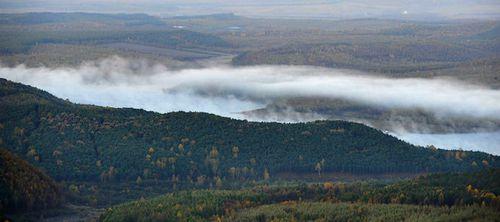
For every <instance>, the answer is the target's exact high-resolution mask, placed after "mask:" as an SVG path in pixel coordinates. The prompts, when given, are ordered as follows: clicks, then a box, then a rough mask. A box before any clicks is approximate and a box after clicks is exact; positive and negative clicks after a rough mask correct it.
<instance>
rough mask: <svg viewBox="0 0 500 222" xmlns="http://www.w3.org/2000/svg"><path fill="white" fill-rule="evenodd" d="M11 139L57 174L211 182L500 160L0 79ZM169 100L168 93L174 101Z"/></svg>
mask: <svg viewBox="0 0 500 222" xmlns="http://www.w3.org/2000/svg"><path fill="white" fill-rule="evenodd" d="M0 96H1V97H0V128H1V129H2V130H1V146H2V147H5V148H7V149H9V150H11V151H12V152H14V153H16V154H18V155H19V156H22V157H23V158H25V159H26V160H28V161H29V162H31V163H32V164H34V165H35V166H38V167H41V168H42V169H45V170H46V172H47V173H48V174H50V175H51V176H52V177H54V178H55V179H56V180H90V181H131V180H132V181H140V180H145V179H167V180H170V181H172V182H174V183H177V182H179V183H180V182H183V183H184V182H185V183H190V184H196V185H200V186H204V185H206V184H209V183H210V184H212V183H213V184H215V185H219V184H221V183H223V181H226V180H235V181H252V180H261V179H273V176H274V175H276V174H277V173H279V172H297V173H311V174H316V175H318V177H321V176H322V174H324V173H327V172H345V173H354V174H356V173H364V174H367V173H370V174H377V173H405V172H406V173H426V172H441V171H470V170H475V169H484V168H489V167H498V166H499V160H498V157H497V156H494V155H490V154H486V153H482V152H470V151H460V150H455V151H447V150H441V149H433V148H424V147H416V146H413V145H410V144H408V143H405V142H402V141H400V140H398V139H397V138H395V137H392V136H390V135H386V134H384V133H382V132H381V131H379V130H376V129H373V128H370V127H367V126H365V125H362V124H357V123H350V122H345V121H316V122H310V123H297V124H283V123H259V122H248V121H244V120H234V119H229V118H224V117H219V116H216V115H211V114H206V113H188V112H174V113H167V114H159V113H154V112H147V111H144V110H137V109H117V108H107V107H97V106H90V105H78V104H73V103H70V102H68V101H64V100H61V99H58V98H56V97H54V96H52V95H50V94H49V93H47V92H44V91H41V90H38V89H36V88H33V87H29V86H26V85H22V84H18V83H14V82H11V81H8V80H5V79H2V80H0ZM167 102H168V101H167Z"/></svg>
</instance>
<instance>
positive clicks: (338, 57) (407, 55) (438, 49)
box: [233, 41, 499, 73]
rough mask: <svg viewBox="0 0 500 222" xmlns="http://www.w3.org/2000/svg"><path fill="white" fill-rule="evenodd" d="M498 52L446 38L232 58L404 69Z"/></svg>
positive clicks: (304, 47)
mask: <svg viewBox="0 0 500 222" xmlns="http://www.w3.org/2000/svg"><path fill="white" fill-rule="evenodd" d="M488 56H499V54H498V53H497V51H495V50H488V49H482V50H479V49H477V48H471V47H464V46H461V45H453V44H446V43H444V42H438V41H435V42H432V41H431V42H425V43H421V42H409V41H403V42H399V43H394V42H391V43H390V44H389V43H367V44H363V43H335V44H294V45H287V46H283V47H278V48H271V49H264V50H260V51H251V52H247V53H243V54H240V55H239V56H237V57H235V58H234V59H233V64H235V65H257V64H274V65H311V66H325V67H334V68H352V69H359V70H365V71H374V72H383V73H386V72H388V73H405V72H417V71H428V70H436V69H444V68H450V67H452V66H454V65H456V64H457V63H459V62H466V61H472V60H474V59H480V58H486V57H488Z"/></svg>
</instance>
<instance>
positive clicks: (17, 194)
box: [0, 148, 62, 218]
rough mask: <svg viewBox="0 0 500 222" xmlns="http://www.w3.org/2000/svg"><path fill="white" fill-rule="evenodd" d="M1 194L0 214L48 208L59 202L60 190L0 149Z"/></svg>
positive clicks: (42, 174) (16, 158)
mask: <svg viewBox="0 0 500 222" xmlns="http://www.w3.org/2000/svg"><path fill="white" fill-rule="evenodd" d="M0 194H1V195H0V197H1V198H0V201H1V202H0V212H1V213H8V212H19V211H30V210H37V209H48V208H53V207H56V206H58V205H60V204H61V202H62V196H61V191H60V189H59V187H58V186H57V185H56V184H55V182H54V180H52V179H51V178H50V177H48V176H47V175H45V174H44V173H43V172H41V171H40V170H38V169H36V168H34V167H33V166H31V165H30V164H29V163H28V162H26V161H25V160H22V159H21V158H19V157H17V156H15V155H13V154H12V153H10V152H9V151H7V150H6V149H1V148H0ZM1 217H2V215H1V214H0V218H1Z"/></svg>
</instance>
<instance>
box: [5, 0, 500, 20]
mask: <svg viewBox="0 0 500 222" xmlns="http://www.w3.org/2000/svg"><path fill="white" fill-rule="evenodd" d="M0 11H2V12H26V11H87V12H129V13H132V12H133V13H139V12H141V13H149V14H157V15H164V16H173V15H193V14H213V13H229V12H232V13H236V14H239V15H244V16H254V17H323V18H324V17H326V18H338V19H339V18H368V17H380V18H409V19H416V18H419V19H425V18H427V19H429V18H500V1H498V0H378V1H377V0H267V1H265V0H252V1H248V0H231V1H222V0H210V1H209V0H107V1H101V0H99V1H98V0H73V1H67V0H22V1H19V0H0Z"/></svg>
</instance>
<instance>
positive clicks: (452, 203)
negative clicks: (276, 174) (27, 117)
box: [101, 169, 500, 221]
mask: <svg viewBox="0 0 500 222" xmlns="http://www.w3.org/2000/svg"><path fill="white" fill-rule="evenodd" d="M499 176H500V170H498V169H497V170H488V171H481V172H476V173H468V174H456V173H455V174H453V173H448V174H433V175H429V176H422V177H419V178H416V179H412V180H406V181H401V182H396V183H393V184H388V185H384V184H377V183H353V184H343V183H332V182H325V183H323V184H302V185H292V186H268V185H264V186H261V187H256V188H253V189H246V190H233V191H210V190H199V191H192V192H176V193H172V194H168V195H164V196H160V197H157V198H153V199H150V200H139V201H135V202H130V203H126V204H122V205H118V206H116V207H114V208H111V209H108V210H107V211H106V212H105V213H104V214H103V215H102V217H101V220H102V221H138V220H142V221H184V220H189V221H204V220H217V219H221V220H223V221H226V220H227V221H294V220H295V221H309V220H320V221H353V220H354V221H401V220H411V221H435V220H444V221H447V220H452V221H454V220H484V221H494V220H496V219H498V217H499V216H500V215H499V211H498V209H500V208H499V207H500V197H498V196H497V195H498V194H499V193H498V192H499V190H498V188H499V187H500V186H499V184H498V183H499V182H498V177H499ZM409 184H411V186H409ZM386 204H388V205H386ZM480 205H482V206H483V207H480ZM485 206H487V207H485ZM450 207H451V208H450Z"/></svg>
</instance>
